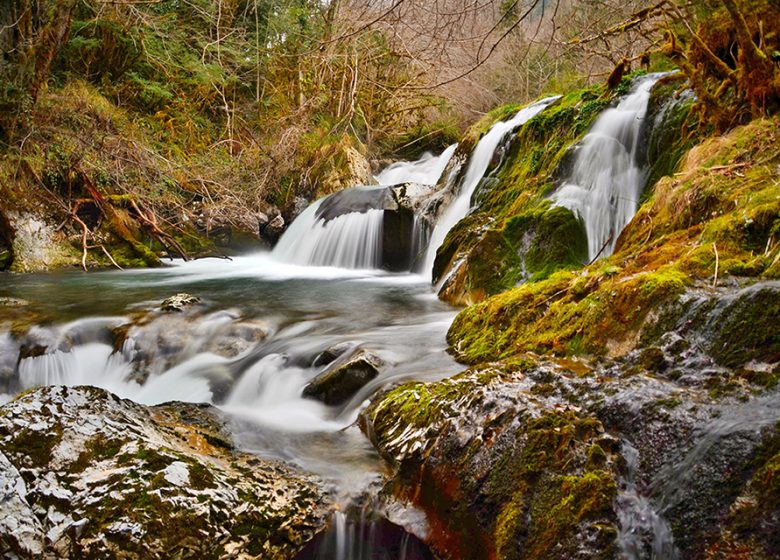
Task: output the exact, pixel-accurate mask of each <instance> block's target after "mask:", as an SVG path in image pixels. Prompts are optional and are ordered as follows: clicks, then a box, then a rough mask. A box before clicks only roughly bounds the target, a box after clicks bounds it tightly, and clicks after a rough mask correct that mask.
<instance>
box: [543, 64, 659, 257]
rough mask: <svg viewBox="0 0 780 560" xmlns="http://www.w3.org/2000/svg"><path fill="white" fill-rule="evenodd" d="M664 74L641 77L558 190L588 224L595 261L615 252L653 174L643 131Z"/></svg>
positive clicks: (559, 198) (604, 117)
mask: <svg viewBox="0 0 780 560" xmlns="http://www.w3.org/2000/svg"><path fill="white" fill-rule="evenodd" d="M661 76H662V74H651V75H647V76H643V77H641V78H639V79H637V81H636V84H634V88H633V91H632V92H631V93H630V94H629V95H627V96H626V97H624V98H623V100H622V101H620V103H618V105H617V106H616V107H614V108H612V109H607V110H606V111H604V112H603V113H602V114H601V115H600V116H599V117H598V119H597V120H596V122H595V123H594V124H593V127H592V128H591V129H590V132H588V134H587V135H586V136H585V138H584V139H583V140H582V144H581V145H580V146H579V147H578V149H577V153H576V156H575V160H574V163H573V167H572V170H571V173H570V174H569V177H568V179H567V180H566V181H565V183H564V184H563V186H562V187H561V188H560V189H559V190H558V191H557V192H555V194H554V195H553V201H554V202H555V203H556V204H558V205H560V206H564V207H566V208H568V209H569V210H571V211H572V212H574V213H575V214H577V215H578V216H579V217H580V218H581V219H582V221H583V222H584V223H585V230H586V232H587V236H588V259H589V260H593V259H595V258H597V257H598V256H607V255H610V254H611V253H612V251H613V250H614V248H615V243H616V241H617V238H618V236H619V235H620V232H621V231H622V230H623V228H624V227H625V226H626V224H628V222H629V221H631V218H633V217H634V214H636V210H637V208H638V206H639V197H640V195H641V194H642V189H643V188H644V184H645V180H646V179H647V171H646V169H645V167H644V165H643V164H642V162H641V159H642V158H641V154H642V150H644V149H645V146H644V145H643V142H641V133H642V130H643V125H644V121H645V113H646V111H647V103H648V100H649V99H650V90H651V89H652V87H653V85H654V84H655V83H656V82H657V81H658V79H659V78H660V77H661Z"/></svg>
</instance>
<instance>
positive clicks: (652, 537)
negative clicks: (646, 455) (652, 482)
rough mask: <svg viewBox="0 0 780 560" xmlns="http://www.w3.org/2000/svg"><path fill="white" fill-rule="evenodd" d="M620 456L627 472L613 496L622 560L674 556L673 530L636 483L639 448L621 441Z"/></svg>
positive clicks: (673, 558) (668, 559) (667, 559)
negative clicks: (616, 494) (616, 495)
mask: <svg viewBox="0 0 780 560" xmlns="http://www.w3.org/2000/svg"><path fill="white" fill-rule="evenodd" d="M622 454H623V457H624V458H625V459H626V466H627V471H628V472H627V474H626V478H625V480H623V484H622V486H623V488H622V489H621V491H620V493H619V494H618V497H617V500H616V509H617V513H618V519H619V521H620V528H619V533H618V546H619V547H620V558H621V559H622V560H676V559H677V558H679V552H678V551H677V548H676V547H675V545H674V537H673V535H672V530H671V528H670V527H669V524H668V523H667V522H666V520H665V519H664V518H663V517H661V516H660V515H659V514H658V512H657V511H656V510H655V509H654V508H653V506H652V504H651V503H650V500H649V499H648V497H647V496H645V495H643V494H642V493H641V492H640V491H639V489H638V487H637V484H636V476H637V471H638V470H639V452H638V451H637V450H636V448H635V447H634V446H632V445H631V444H629V443H628V442H623V450H622Z"/></svg>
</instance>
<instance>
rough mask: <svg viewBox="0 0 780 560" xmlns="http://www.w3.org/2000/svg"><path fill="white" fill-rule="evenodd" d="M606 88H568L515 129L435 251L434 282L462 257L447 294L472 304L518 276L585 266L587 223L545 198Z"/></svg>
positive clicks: (604, 100)
mask: <svg viewBox="0 0 780 560" xmlns="http://www.w3.org/2000/svg"><path fill="white" fill-rule="evenodd" d="M603 94H604V89H603V87H601V86H598V87H595V86H594V87H590V88H586V89H581V90H578V91H575V92H572V93H570V94H567V95H565V96H563V97H562V98H561V99H559V100H557V101H556V102H554V103H553V104H551V105H550V106H549V107H547V108H546V109H545V110H544V111H542V112H541V113H539V114H538V115H536V116H535V117H534V118H532V119H530V120H529V121H528V122H527V123H526V124H525V125H524V126H522V127H521V128H520V129H519V130H518V131H517V133H516V134H515V136H514V137H513V138H512V140H511V141H510V143H509V146H508V149H507V152H506V154H505V156H504V157H503V158H502V161H501V164H500V167H499V168H498V169H495V170H493V171H492V172H491V174H490V177H488V178H486V179H484V180H482V182H481V183H480V184H479V185H478V187H477V189H476V191H475V193H474V196H473V200H472V203H473V204H474V205H476V207H477V211H476V212H474V213H472V214H471V215H470V216H469V217H467V218H466V219H465V220H464V221H462V222H461V223H460V224H458V225H457V226H456V227H455V228H453V230H452V231H451V232H450V234H449V235H448V236H447V239H446V240H445V242H444V244H443V246H442V247H441V248H440V250H439V252H438V254H437V259H436V263H435V265H434V271H433V273H434V280H436V279H438V278H440V277H441V276H442V275H443V274H445V273H446V271H448V270H451V269H452V267H453V266H454V265H455V263H456V262H457V263H459V264H458V267H459V268H458V272H457V273H456V274H455V275H453V276H451V278H450V281H449V284H448V286H447V287H446V289H445V290H443V291H442V292H441V294H440V295H441V297H442V299H444V300H446V301H449V302H451V303H455V304H463V303H473V302H477V301H481V300H482V299H484V298H485V297H487V296H490V295H493V294H496V293H499V292H501V291H504V290H507V289H509V288H511V287H513V286H514V285H516V284H517V282H519V281H520V280H521V279H529V278H530V280H532V281H535V280H540V279H544V278H547V277H548V276H550V275H551V274H552V273H553V272H555V271H556V270H560V269H562V268H575V267H579V266H581V265H582V264H583V262H584V261H585V260H586V258H587V241H586V239H585V234H584V229H583V226H582V224H581V223H580V222H579V220H577V219H576V218H575V217H574V215H573V214H572V213H571V212H570V211H569V210H566V209H564V208H551V205H550V202H549V201H548V200H547V199H546V197H547V195H548V194H549V193H550V191H551V190H552V189H553V188H554V187H555V185H556V177H557V176H559V175H563V174H565V169H566V167H567V165H568V164H569V161H570V160H569V158H570V153H571V148H572V146H574V145H575V144H576V142H577V141H579V140H580V139H581V138H582V136H583V135H584V134H585V133H586V132H587V130H588V129H589V128H590V126H591V125H592V123H593V121H594V120H595V119H596V117H597V116H598V114H599V113H600V112H601V111H602V110H603V109H604V108H605V107H606V106H607V105H608V104H609V103H610V101H611V100H612V99H613V96H614V93H613V94H609V95H603ZM517 109H518V107H516V106H510V107H504V108H502V109H501V110H500V111H497V112H496V113H494V114H491V116H490V117H486V120H485V122H480V123H479V124H478V125H477V126H476V127H475V129H474V130H475V131H476V130H478V131H481V132H484V130H486V129H487V128H486V126H488V125H487V123H488V122H489V123H493V122H495V120H496V119H497V118H499V117H500V118H507V117H508V116H509V115H510V114H512V113H514V112H516V111H517ZM472 136H474V138H475V139H476V138H477V137H478V136H477V135H476V133H475V134H473V135H472ZM467 144H468V143H467Z"/></svg>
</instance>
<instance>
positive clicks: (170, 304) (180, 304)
mask: <svg viewBox="0 0 780 560" xmlns="http://www.w3.org/2000/svg"><path fill="white" fill-rule="evenodd" d="M196 303H200V298H199V297H197V296H193V295H190V294H184V293H181V294H176V295H174V296H171V297H169V298H167V299H166V300H164V301H163V302H162V303H161V304H160V309H162V310H163V311H184V309H185V308H186V307H190V306H192V305H195V304H196Z"/></svg>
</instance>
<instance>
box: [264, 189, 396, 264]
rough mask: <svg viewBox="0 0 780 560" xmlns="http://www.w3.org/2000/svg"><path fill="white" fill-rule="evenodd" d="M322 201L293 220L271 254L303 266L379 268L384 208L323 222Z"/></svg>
mask: <svg viewBox="0 0 780 560" xmlns="http://www.w3.org/2000/svg"><path fill="white" fill-rule="evenodd" d="M360 188H365V189H370V188H372V187H360ZM323 200H325V199H320V200H318V201H316V202H314V203H313V204H311V205H310V206H309V207H308V208H306V210H304V211H303V213H302V214H301V215H300V216H298V217H297V218H296V219H295V221H293V223H292V225H290V227H289V229H288V230H287V231H285V232H284V235H282V238H281V239H280V240H279V243H277V245H276V247H275V248H274V251H273V255H274V257H276V258H277V259H279V260H280V261H282V262H286V263H291V264H299V265H304V266H333V267H338V268H352V269H372V268H379V267H380V266H381V264H382V217H383V214H384V211H383V210H368V211H367V212H362V213H358V212H351V213H349V214H344V215H342V216H339V217H337V218H334V219H332V220H328V221H326V220H324V219H322V218H318V217H317V209H318V208H319V207H320V205H321V204H322V201H323Z"/></svg>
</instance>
